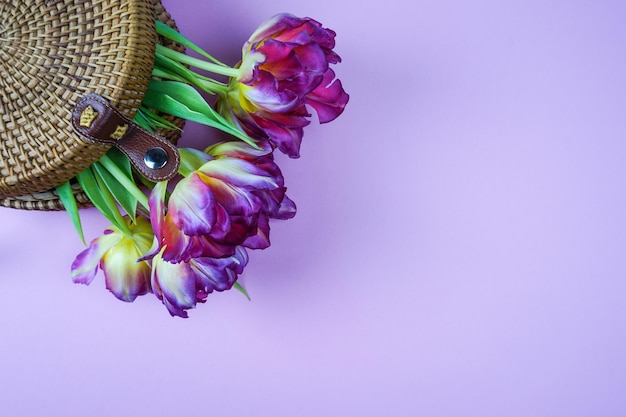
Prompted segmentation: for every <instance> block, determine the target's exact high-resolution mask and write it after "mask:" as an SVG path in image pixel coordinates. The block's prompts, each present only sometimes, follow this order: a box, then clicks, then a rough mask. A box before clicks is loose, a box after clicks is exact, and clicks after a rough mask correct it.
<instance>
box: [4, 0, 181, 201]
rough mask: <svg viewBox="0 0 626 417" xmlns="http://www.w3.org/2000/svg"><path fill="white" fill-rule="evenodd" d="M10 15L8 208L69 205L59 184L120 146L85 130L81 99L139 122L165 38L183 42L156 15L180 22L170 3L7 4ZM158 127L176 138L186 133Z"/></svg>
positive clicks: (44, 0)
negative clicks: (163, 29) (76, 125)
mask: <svg viewBox="0 0 626 417" xmlns="http://www.w3.org/2000/svg"><path fill="white" fill-rule="evenodd" d="M0 16H1V20H0V89H1V94H0V204H1V205H2V206H5V207H12V208H18V209H28V210H61V209H63V205H62V203H61V202H60V200H59V198H58V195H57V194H56V192H55V191H54V187H55V186H57V185H59V184H62V183H64V182H66V181H68V180H70V179H71V178H73V177H75V176H76V175H77V174H78V173H79V172H81V171H82V170H84V169H86V168H87V167H89V166H90V165H91V164H93V163H94V162H95V161H97V160H98V159H99V158H100V157H101V156H102V155H104V154H105V153H106V152H107V150H108V149H109V148H110V147H111V144H106V143H99V142H97V141H93V140H89V139H88V138H85V137H84V136H81V135H80V134H77V133H76V129H73V126H72V112H73V111H74V109H75V106H76V105H77V103H78V102H79V101H80V100H81V99H82V98H83V97H85V96H86V95H93V94H95V95H97V96H99V97H102V98H103V99H104V100H106V101H108V103H110V105H111V106H112V107H113V108H114V109H116V111H117V112H119V113H120V114H121V115H123V116H125V117H126V118H128V119H132V117H133V116H134V114H135V112H136V110H137V109H138V108H139V106H140V104H141V101H142V99H143V95H144V93H145V91H146V90H147V88H148V83H149V81H150V77H151V73H152V68H153V66H154V51H155V45H156V43H157V42H159V43H161V44H164V45H165V46H168V47H170V48H175V49H178V50H182V47H180V45H172V44H171V43H170V41H168V40H165V39H161V38H160V37H158V36H157V34H156V31H155V27H154V20H155V18H156V19H159V20H160V21H162V22H164V23H166V24H168V25H170V26H172V27H175V26H174V22H173V21H172V19H171V17H170V16H169V14H168V13H167V12H166V11H165V10H164V8H163V6H162V5H161V3H160V0H91V1H80V2H76V1H73V0H19V1H15V0H0ZM170 120H171V121H173V122H174V123H175V124H177V125H178V126H181V127H182V123H183V121H182V120H180V119H171V118H170ZM156 133H157V134H159V135H161V136H163V137H165V138H166V139H167V140H168V141H169V142H171V143H175V142H176V140H177V139H178V133H179V132H178V131H176V130H168V131H158V132H156ZM74 192H75V195H76V199H77V201H78V202H79V204H80V205H82V206H87V205H89V200H88V198H87V197H86V196H85V195H84V193H82V191H81V190H80V187H78V185H74Z"/></svg>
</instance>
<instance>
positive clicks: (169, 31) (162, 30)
mask: <svg viewBox="0 0 626 417" xmlns="http://www.w3.org/2000/svg"><path fill="white" fill-rule="evenodd" d="M156 31H157V33H158V34H159V35H161V36H164V37H166V38H168V39H171V40H173V41H174V42H178V43H180V44H181V45H183V46H185V47H187V48H189V49H191V50H192V51H196V52H197V53H199V54H200V55H202V56H203V57H205V58H207V59H209V60H211V61H212V62H215V63H216V64H219V65H223V66H226V65H225V64H224V63H222V62H220V61H218V60H217V59H215V58H213V57H212V56H211V55H209V54H208V53H207V52H206V51H204V50H203V49H202V48H200V47H199V46H198V45H196V44H195V43H193V42H192V41H190V40H189V39H188V38H186V37H185V36H183V35H181V34H180V33H179V32H178V31H177V30H176V29H174V28H171V27H170V26H168V25H166V24H165V23H163V22H160V21H158V20H157V21H156Z"/></svg>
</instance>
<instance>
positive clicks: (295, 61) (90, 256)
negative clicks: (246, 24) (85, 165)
mask: <svg viewBox="0 0 626 417" xmlns="http://www.w3.org/2000/svg"><path fill="white" fill-rule="evenodd" d="M156 27H157V32H158V34H159V35H161V36H163V37H166V38H169V39H172V40H174V41H176V42H178V43H180V44H182V45H184V46H185V47H187V48H188V49H191V50H193V51H195V52H197V53H198V54H199V56H201V58H195V57H192V56H189V55H186V54H184V53H180V52H176V51H174V50H171V49H168V48H166V47H163V46H157V50H156V56H155V66H154V71H153V74H152V81H151V83H150V86H149V88H148V91H147V92H146V94H145V97H144V99H143V102H142V106H141V108H140V109H139V111H138V112H137V114H136V116H135V118H134V122H135V123H137V124H138V125H140V126H141V127H143V128H144V129H147V130H154V129H156V128H164V127H165V128H172V129H173V128H176V126H174V125H172V124H171V123H170V122H168V121H167V120H166V119H164V118H163V117H161V116H159V115H158V114H170V115H173V116H176V117H179V118H183V119H187V120H190V121H193V122H198V123H204V124H206V125H209V126H212V127H214V128H217V129H220V130H221V131H223V132H226V133H227V134H229V135H231V136H232V140H230V141H227V142H221V143H217V144H213V145H211V146H209V147H208V148H207V149H205V150H202V151H201V150H196V149H185V148H179V149H178V151H179V153H180V157H181V163H180V169H179V172H178V174H179V175H178V176H177V177H176V178H175V179H174V180H170V181H161V182H156V183H151V182H148V181H146V180H145V179H141V180H142V183H141V185H137V182H136V178H135V174H134V172H133V170H132V168H131V165H130V163H129V161H128V160H127V159H126V158H125V156H124V155H123V154H121V153H120V152H119V151H117V150H116V149H115V148H113V149H112V150H111V151H110V152H109V153H108V154H107V155H105V156H104V157H102V158H101V159H100V160H99V161H98V162H96V163H95V164H93V165H92V166H91V167H90V168H89V169H87V170H86V171H84V172H82V173H81V174H79V175H78V176H77V177H76V179H75V180H76V181H77V182H78V183H79V184H80V185H81V187H82V188H83V190H84V191H85V193H86V194H87V196H88V197H89V198H90V200H91V201H92V203H93V204H94V206H95V207H96V208H97V209H98V210H99V211H100V212H101V213H102V214H103V215H104V216H106V217H107V219H108V220H110V222H111V225H110V226H108V227H107V228H106V230H105V231H104V234H103V235H102V236H100V237H97V238H95V239H93V240H92V241H91V243H90V244H89V245H88V246H87V248H86V249H85V250H84V251H83V252H82V253H80V254H79V255H78V256H77V257H76V259H75V261H74V262H73V264H72V279H73V281H74V282H76V283H82V284H90V283H91V282H92V280H93V279H94V278H95V276H96V274H97V272H98V269H100V270H102V272H103V274H104V279H105V283H106V288H107V289H109V290H110V291H111V292H112V293H113V294H114V295H115V296H116V297H117V298H119V299H120V300H123V301H127V302H132V301H133V300H135V299H136V298H137V297H138V296H140V295H145V294H149V293H151V294H154V295H155V296H156V297H157V298H158V299H159V300H161V301H162V303H163V304H164V305H165V307H166V308H167V310H168V311H169V313H170V314H171V315H172V316H180V317H187V310H188V309H191V308H194V307H195V306H196V305H197V303H202V302H204V301H206V298H207V296H208V295H209V294H210V293H212V292H213V291H224V290H228V289H231V288H233V287H235V288H237V289H239V290H240V291H242V292H243V293H244V294H246V291H245V289H244V288H243V287H242V286H241V285H239V284H238V283H237V278H238V275H239V274H241V273H242V271H243V269H244V267H245V266H246V264H247V262H248V256H247V252H246V251H247V250H248V249H264V248H267V247H268V246H269V245H270V241H269V232H270V220H271V219H289V218H291V217H293V216H294V215H295V213H296V206H295V204H294V202H293V201H291V200H290V199H289V198H288V197H287V195H286V187H285V181H284V178H283V175H282V173H281V170H280V168H279V167H278V165H277V164H276V162H275V160H274V157H273V152H274V150H276V149H278V150H279V151H280V152H283V153H285V154H286V155H288V156H289V157H292V158H297V157H298V156H299V151H300V143H301V140H302V136H303V128H304V127H305V126H307V125H308V124H309V123H310V117H311V113H310V109H314V110H315V112H316V113H317V115H318V119H319V121H320V122H321V123H326V122H330V121H332V120H334V119H335V118H337V117H338V116H339V115H340V114H341V113H342V112H343V110H344V107H345V106H346V104H347V102H348V95H347V94H346V92H345V91H344V89H343V87H342V85H341V82H340V81H339V80H338V79H336V78H335V73H334V72H333V70H332V69H331V68H330V65H331V64H336V63H338V62H340V57H339V56H338V55H337V54H336V53H335V52H334V51H333V49H334V46H335V40H334V38H335V33H334V32H333V31H332V30H330V29H327V28H324V27H322V25H321V24H320V23H319V22H317V21H315V20H313V19H310V18H298V17H295V16H292V15H287V14H281V15H277V16H274V17H273V18H271V19H270V20H268V21H267V22H265V23H264V24H262V25H261V26H260V27H259V28H258V29H257V30H256V31H255V32H254V33H253V34H252V35H251V36H250V38H249V39H248V41H247V42H246V43H245V44H244V46H243V49H242V58H241V61H240V62H239V63H238V64H237V65H235V66H234V67H229V66H227V65H225V64H223V63H221V62H219V61H218V60H216V59H215V58H213V57H212V56H211V55H209V54H208V53H206V52H205V51H203V50H202V49H201V48H199V47H198V46H197V45H195V44H194V43H192V42H191V41H189V40H188V39H187V38H185V37H184V36H182V35H181V34H180V33H178V32H177V31H175V30H174V29H172V28H170V27H168V26H166V25H164V24H160V23H159V22H157V26H156ZM207 74H208V75H207ZM212 74H215V75H217V76H218V78H223V79H227V80H228V81H227V82H220V81H218V80H217V79H216V78H215V75H212ZM200 92H203V93H204V95H203V94H201V93H200ZM206 93H208V94H206ZM207 95H208V96H210V97H213V98H214V100H213V101H212V102H211V103H209V102H207V101H206V100H205V98H204V96H207ZM209 100H210V99H209ZM210 101H211V100H210ZM58 191H59V195H60V196H61V199H62V201H63V204H64V205H65V207H66V208H67V210H68V213H69V214H70V216H71V218H72V221H73V223H74V225H75V227H76V229H77V230H78V232H79V234H80V236H81V237H82V238H83V241H85V240H84V237H83V232H82V227H81V223H80V217H79V214H78V209H77V204H76V202H75V201H74V200H73V194H72V192H71V187H70V185H69V183H68V184H64V185H62V186H59V187H58ZM246 295H247V294H246Z"/></svg>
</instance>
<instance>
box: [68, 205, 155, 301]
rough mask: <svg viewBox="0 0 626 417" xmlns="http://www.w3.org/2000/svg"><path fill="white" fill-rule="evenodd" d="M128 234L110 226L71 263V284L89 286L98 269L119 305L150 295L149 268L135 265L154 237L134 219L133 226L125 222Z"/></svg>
mask: <svg viewBox="0 0 626 417" xmlns="http://www.w3.org/2000/svg"><path fill="white" fill-rule="evenodd" d="M124 220H125V222H126V225H127V226H128V228H129V231H130V233H126V232H123V231H121V230H119V229H118V228H117V227H115V226H112V225H111V226H109V227H108V228H107V229H106V230H105V231H104V235H102V236H100V237H98V238H95V239H94V240H92V241H91V243H90V244H89V247H87V249H85V250H84V251H83V252H81V253H80V254H78V256H77V257H76V259H75V260H74V262H73V263H72V280H73V281H74V282H75V283H80V284H87V285H89V284H90V283H91V281H93V279H94V277H95V276H96V273H97V272H98V268H100V269H101V270H102V271H103V272H104V280H105V283H106V288H107V289H108V290H109V291H111V292H112V293H113V295H115V296H116V297H117V298H119V299H120V300H122V301H133V300H134V299H135V298H137V296H139V295H144V294H147V293H148V292H149V291H150V265H148V263H147V262H146V261H138V260H139V258H141V257H142V256H143V255H144V254H145V253H146V252H147V251H148V249H150V246H151V244H152V241H153V239H154V234H153V233H152V227H151V226H150V223H149V222H148V221H147V220H146V219H144V218H143V217H140V216H137V221H136V223H133V222H132V221H131V220H130V218H129V217H125V218H124Z"/></svg>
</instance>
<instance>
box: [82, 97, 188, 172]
mask: <svg viewBox="0 0 626 417" xmlns="http://www.w3.org/2000/svg"><path fill="white" fill-rule="evenodd" d="M72 128H73V129H74V131H75V132H76V133H78V134H79V135H80V136H81V137H83V138H85V139H87V140H90V141H93V142H98V143H103V144H106V145H112V146H115V147H116V148H118V149H119V150H121V151H122V152H124V154H126V156H128V159H130V162H131V163H132V164H133V166H134V167H135V169H136V170H137V171H138V172H139V173H140V174H141V175H143V176H144V177H146V178H147V179H148V180H150V181H152V182H159V181H166V180H169V179H171V178H172V177H174V176H175V175H176V173H177V172H178V168H179V166H180V155H179V153H178V150H177V149H176V146H174V145H172V144H171V143H170V142H169V141H167V140H166V139H165V138H162V137H160V136H158V135H155V134H154V133H151V132H148V131H147V130H145V129H143V128H141V127H140V126H138V125H137V124H136V123H134V122H133V121H132V120H131V119H129V118H128V117H126V116H125V115H123V114H122V113H120V112H119V111H118V110H116V109H115V108H114V107H113V106H111V105H110V104H109V102H108V101H107V100H106V99H105V98H104V97H102V96H99V95H97V94H87V95H85V96H83V97H81V98H80V99H79V100H78V102H77V103H76V105H75V106H74V110H73V111H72Z"/></svg>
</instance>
